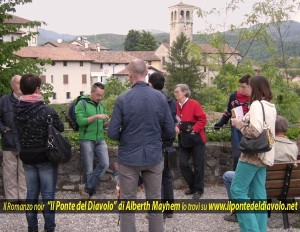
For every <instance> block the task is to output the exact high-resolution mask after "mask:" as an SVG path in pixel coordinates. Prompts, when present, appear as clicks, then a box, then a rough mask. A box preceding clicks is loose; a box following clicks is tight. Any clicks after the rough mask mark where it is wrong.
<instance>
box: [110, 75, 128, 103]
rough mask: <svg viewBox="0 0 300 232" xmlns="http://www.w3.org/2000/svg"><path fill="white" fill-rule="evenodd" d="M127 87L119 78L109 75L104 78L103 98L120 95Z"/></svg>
mask: <svg viewBox="0 0 300 232" xmlns="http://www.w3.org/2000/svg"><path fill="white" fill-rule="evenodd" d="M127 89H128V87H127V86H126V85H125V84H123V83H122V82H121V81H120V80H119V79H117V78H114V77H110V78H108V79H106V82H105V98H108V97H110V96H111V95H116V96H118V95H120V94H121V93H123V92H125V91H126V90H127Z"/></svg>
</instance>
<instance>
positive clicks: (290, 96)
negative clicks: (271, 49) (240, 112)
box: [262, 62, 300, 123]
mask: <svg viewBox="0 0 300 232" xmlns="http://www.w3.org/2000/svg"><path fill="white" fill-rule="evenodd" d="M262 75H264V76H266V77H267V78H268V80H269V82H270V85H271V89H272V92H273V102H274V103H275V105H276V109H277V114H279V115H282V116H284V117H286V118H287V119H288V120H289V122H290V123H299V121H300V107H299V105H300V97H299V95H298V94H297V85H295V86H293V85H291V84H289V83H288V82H287V81H286V80H285V74H284V73H282V72H280V71H279V70H278V68H276V67H275V66H274V63H272V62H269V63H266V64H264V65H263V67H262Z"/></svg>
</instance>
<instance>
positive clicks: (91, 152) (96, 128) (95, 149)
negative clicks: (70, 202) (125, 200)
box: [75, 83, 109, 199]
mask: <svg viewBox="0 0 300 232" xmlns="http://www.w3.org/2000/svg"><path fill="white" fill-rule="evenodd" d="M103 96H104V85H103V84H101V83H95V84H93V86H92V89H91V93H90V95H83V96H81V98H80V100H79V101H78V103H77V104H76V106H75V115H76V122H77V123H78V125H79V140H80V153H81V156H82V161H83V170H84V180H85V184H84V185H79V191H80V194H81V196H82V197H83V198H85V199H88V198H91V197H92V196H93V195H94V194H95V193H96V188H97V185H98V183H99V180H100V177H101V176H102V175H104V173H105V171H106V170H107V169H108V166H109V157H108V151H107V145H106V143H105V140H104V138H105V135H104V124H105V122H106V121H107V120H108V118H109V117H108V116H107V114H106V110H105V108H104V106H103V105H102V104H101V101H102V99H103ZM95 156H96V158H97V161H98V162H97V164H96V165H95V168H94V157H95Z"/></svg>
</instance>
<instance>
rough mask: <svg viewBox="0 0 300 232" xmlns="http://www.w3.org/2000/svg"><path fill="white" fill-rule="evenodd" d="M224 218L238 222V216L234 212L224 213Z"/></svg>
mask: <svg viewBox="0 0 300 232" xmlns="http://www.w3.org/2000/svg"><path fill="white" fill-rule="evenodd" d="M224 220H225V221H228V222H237V221H238V220H237V218H236V214H235V213H232V214H225V215H224Z"/></svg>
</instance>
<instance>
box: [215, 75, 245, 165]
mask: <svg viewBox="0 0 300 232" xmlns="http://www.w3.org/2000/svg"><path fill="white" fill-rule="evenodd" d="M250 78H251V76H250V75H245V76H243V77H242V78H241V79H239V83H240V86H239V90H238V91H236V92H233V93H232V94H231V95H230V97H229V101H228V104H227V109H226V111H225V112H224V114H223V117H222V118H221V119H220V121H219V122H217V123H216V124H215V125H214V129H215V130H219V129H220V128H222V127H223V126H224V125H225V124H227V123H228V121H229V119H230V118H231V116H232V112H231V110H232V109H233V108H235V107H238V106H242V107H243V113H244V115H245V114H246V113H247V112H248V110H249V98H250V94H251V88H250ZM241 139H242V133H241V132H240V131H239V130H237V129H236V128H235V127H233V126H231V149H232V158H233V170H234V171H235V169H236V165H237V163H238V160H239V158H240V154H241V151H240V149H239V145H240V142H241Z"/></svg>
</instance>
